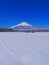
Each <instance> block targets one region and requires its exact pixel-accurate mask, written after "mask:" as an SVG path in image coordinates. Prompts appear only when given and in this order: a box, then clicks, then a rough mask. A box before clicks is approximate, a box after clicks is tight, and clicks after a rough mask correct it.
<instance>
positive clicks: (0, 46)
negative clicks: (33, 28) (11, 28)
mask: <svg viewBox="0 0 49 65" xmlns="http://www.w3.org/2000/svg"><path fill="white" fill-rule="evenodd" d="M0 65H49V33H46V32H45V33H44V32H43V33H42V32H41V33H24V32H23V33H20V32H19V33H17V32H0Z"/></svg>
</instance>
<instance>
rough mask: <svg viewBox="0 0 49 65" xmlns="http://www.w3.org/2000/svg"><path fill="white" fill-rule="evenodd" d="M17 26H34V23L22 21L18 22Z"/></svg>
mask: <svg viewBox="0 0 49 65" xmlns="http://www.w3.org/2000/svg"><path fill="white" fill-rule="evenodd" d="M17 26H32V25H30V24H28V23H27V22H22V23H20V24H18V25H17Z"/></svg>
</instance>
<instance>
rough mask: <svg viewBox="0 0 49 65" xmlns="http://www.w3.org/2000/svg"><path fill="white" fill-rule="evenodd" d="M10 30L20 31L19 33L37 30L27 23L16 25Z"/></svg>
mask: <svg viewBox="0 0 49 65" xmlns="http://www.w3.org/2000/svg"><path fill="white" fill-rule="evenodd" d="M11 29H13V30H19V31H20V30H21V31H27V30H28V31H30V30H37V29H39V28H37V27H34V26H32V25H31V24H28V23H27V22H22V23H20V24H18V25H15V26H12V27H11Z"/></svg>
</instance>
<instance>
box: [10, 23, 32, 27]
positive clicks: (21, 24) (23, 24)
mask: <svg viewBox="0 0 49 65" xmlns="http://www.w3.org/2000/svg"><path fill="white" fill-rule="evenodd" d="M17 26H32V25H30V24H28V23H27V22H22V23H20V24H17V25H15V26H12V27H11V28H15V27H17Z"/></svg>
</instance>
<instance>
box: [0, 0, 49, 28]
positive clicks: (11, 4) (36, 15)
mask: <svg viewBox="0 0 49 65" xmlns="http://www.w3.org/2000/svg"><path fill="white" fill-rule="evenodd" d="M22 21H26V22H28V23H30V24H32V25H34V26H38V27H44V28H49V0H0V27H10V26H13V25H16V24H18V23H21V22H22Z"/></svg>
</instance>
